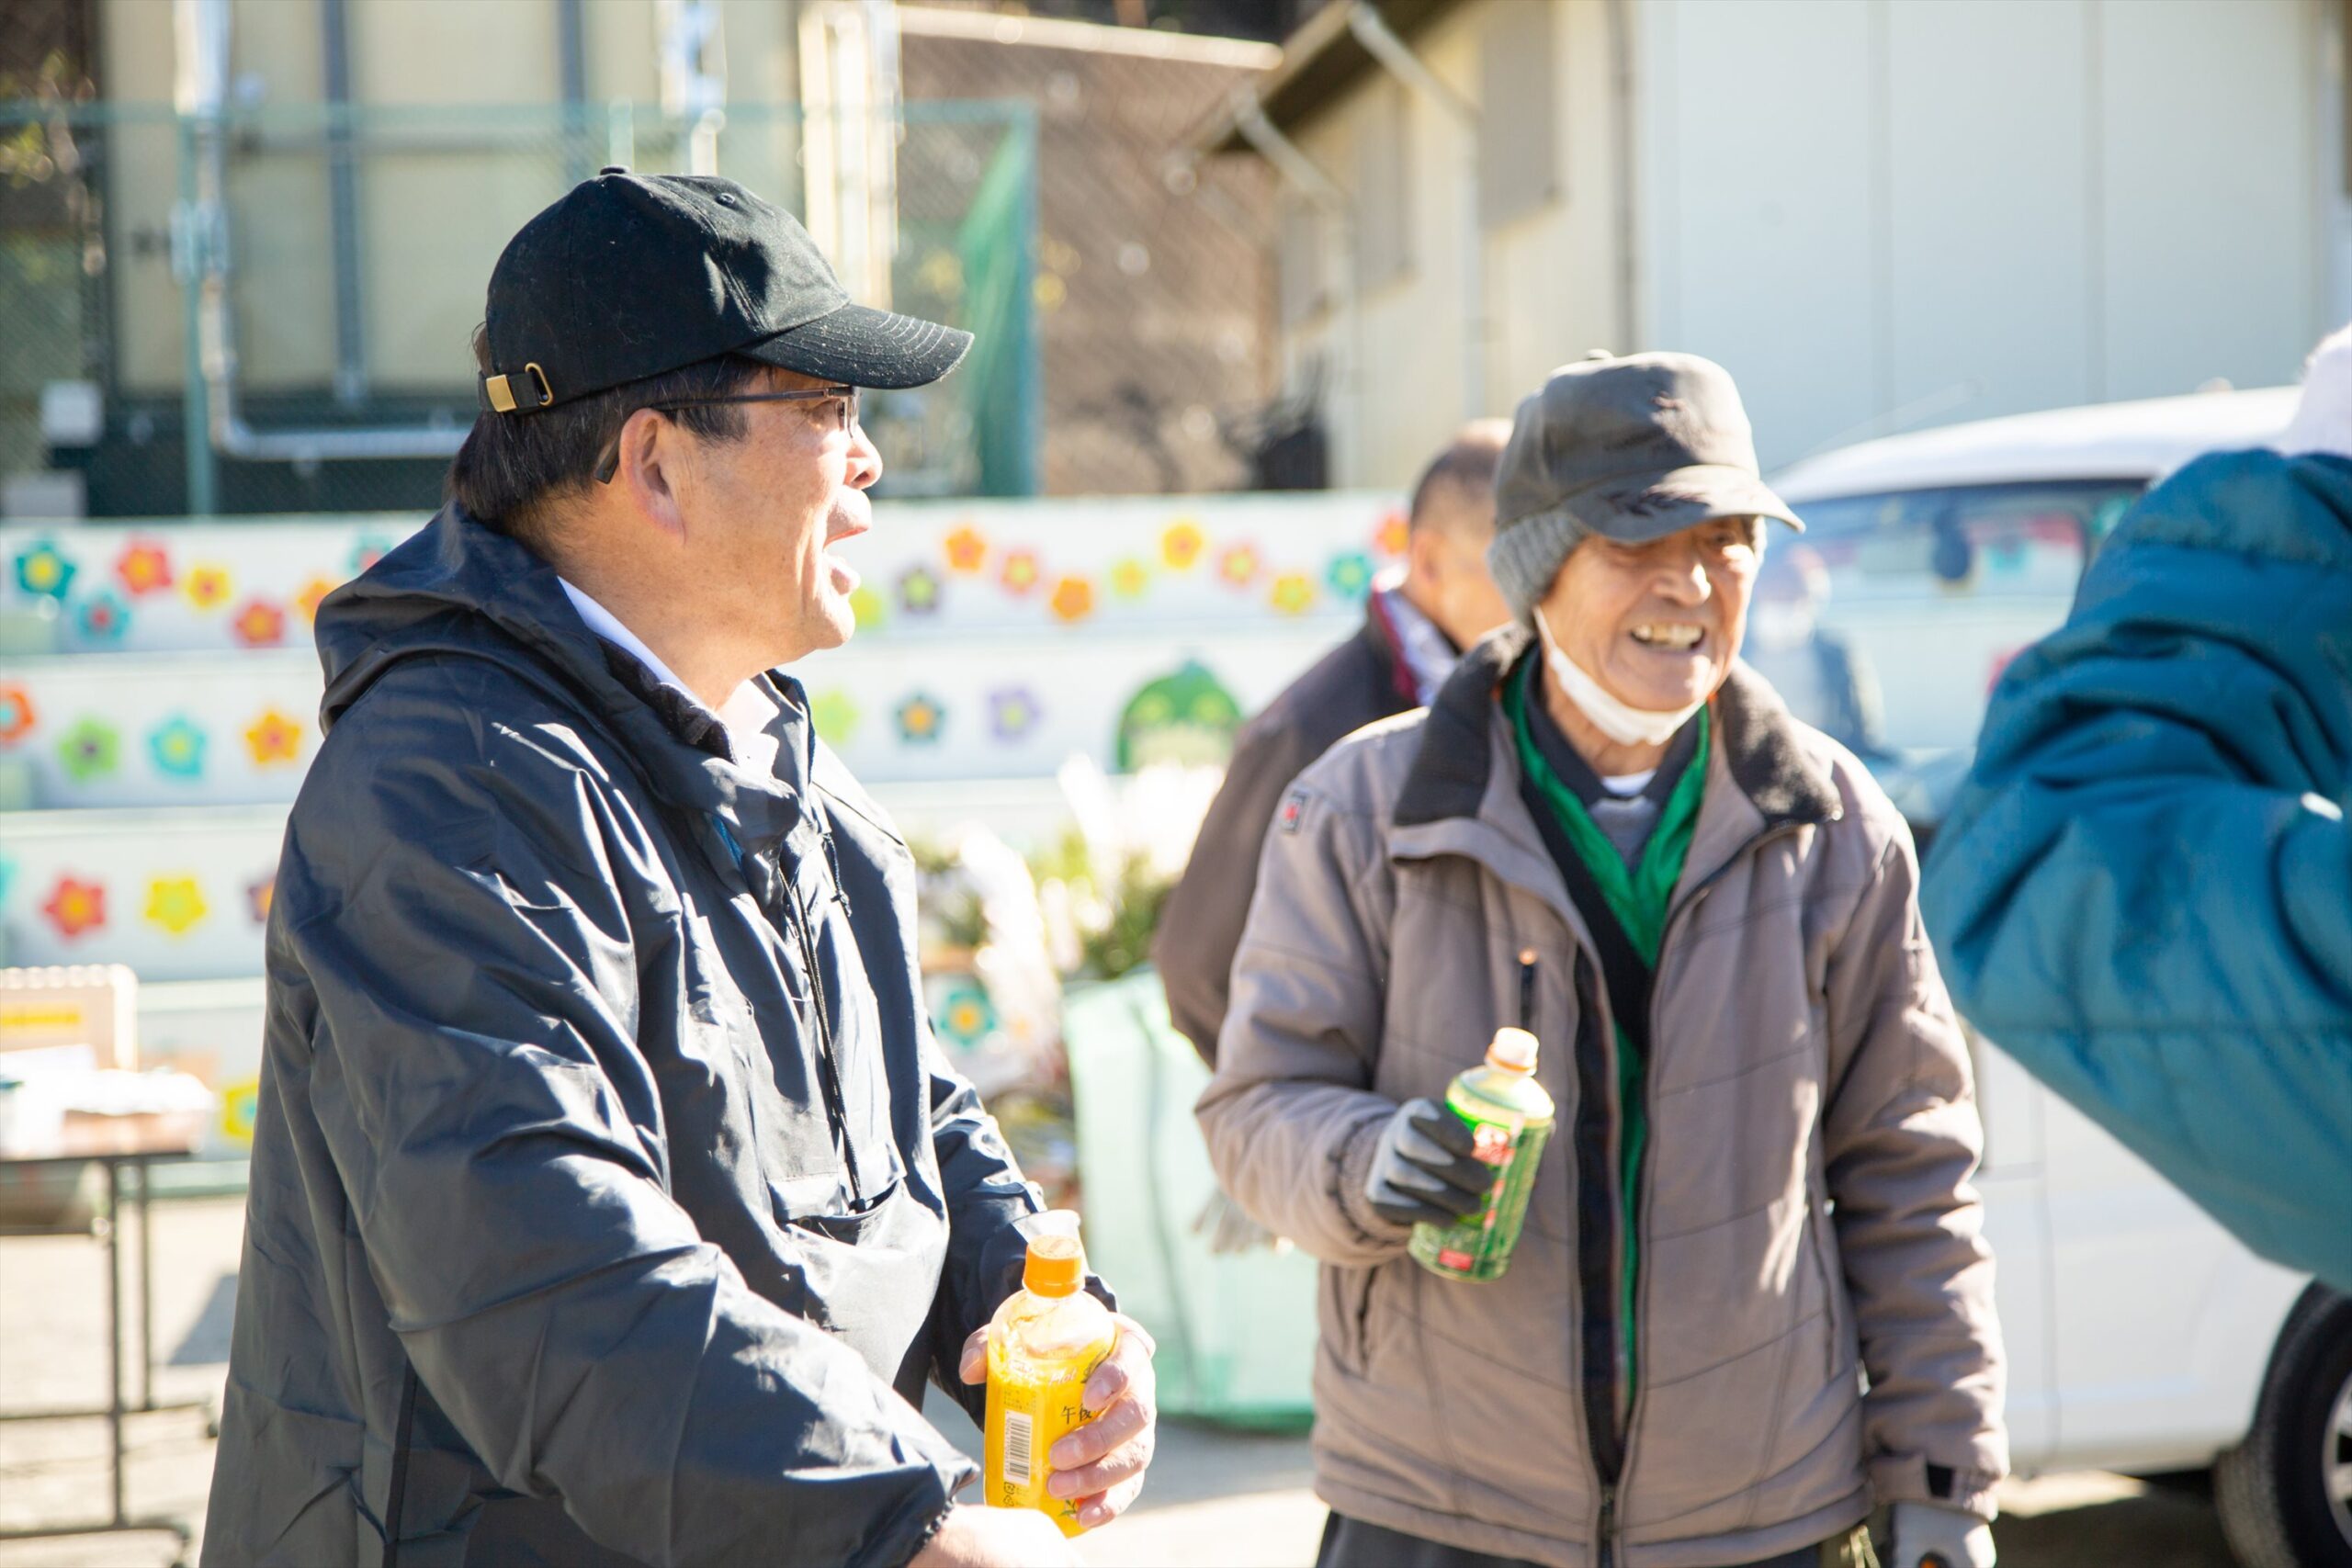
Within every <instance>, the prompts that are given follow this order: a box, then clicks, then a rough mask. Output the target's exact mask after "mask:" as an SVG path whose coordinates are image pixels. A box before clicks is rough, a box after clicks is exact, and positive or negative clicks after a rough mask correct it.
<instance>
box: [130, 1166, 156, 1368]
mask: <svg viewBox="0 0 2352 1568" xmlns="http://www.w3.org/2000/svg"><path fill="white" fill-rule="evenodd" d="M133 1165H134V1167H135V1168H136V1169H137V1170H138V1172H139V1408H140V1409H141V1410H153V1409H154V1408H155V1211H154V1210H153V1208H152V1207H150V1206H149V1204H148V1201H147V1200H148V1199H149V1197H150V1196H152V1195H153V1190H154V1186H155V1167H154V1165H153V1163H152V1162H150V1161H148V1160H144V1159H141V1160H137V1161H134V1162H133Z"/></svg>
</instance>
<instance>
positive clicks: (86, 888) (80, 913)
mask: <svg viewBox="0 0 2352 1568" xmlns="http://www.w3.org/2000/svg"><path fill="white" fill-rule="evenodd" d="M40 910H41V913H42V914H44V915H47V916H48V917H49V923H50V924H51V925H52V926H55V927H56V928H57V934H58V935H60V936H62V937H64V938H65V939H66V940H68V941H69V942H70V941H71V940H73V939H74V937H77V936H80V935H81V934H82V933H83V932H85V931H99V930H102V929H104V927H105V925H106V923H107V890H106V886H105V885H104V884H103V883H96V882H84V881H81V880H80V879H79V878H76V877H72V876H61V877H59V878H58V879H57V886H55V887H54V888H52V889H51V892H50V895H49V902H48V903H46V904H43V905H42V906H41V907H40Z"/></svg>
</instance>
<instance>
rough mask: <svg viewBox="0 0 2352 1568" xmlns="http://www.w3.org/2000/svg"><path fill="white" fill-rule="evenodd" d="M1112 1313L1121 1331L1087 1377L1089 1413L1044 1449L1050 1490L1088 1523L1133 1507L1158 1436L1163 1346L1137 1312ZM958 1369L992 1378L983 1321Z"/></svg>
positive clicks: (970, 1376)
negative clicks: (1074, 1503) (1156, 1366)
mask: <svg viewBox="0 0 2352 1568" xmlns="http://www.w3.org/2000/svg"><path fill="white" fill-rule="evenodd" d="M1111 1317H1112V1321H1114V1323H1116V1324H1117V1325H1119V1337H1118V1340H1117V1342H1116V1343H1114V1345H1113V1346H1112V1347H1111V1353H1110V1354H1109V1355H1107V1356H1105V1357H1103V1364H1102V1365H1101V1366H1099V1367H1096V1368H1095V1369H1094V1375H1093V1376H1091V1377H1090V1378H1088V1379H1087V1380H1086V1393H1084V1394H1083V1395H1082V1396H1081V1397H1082V1399H1083V1402H1084V1407H1085V1409H1086V1411H1087V1412H1088V1416H1089V1418H1088V1420H1087V1421H1086V1423H1085V1425H1083V1426H1081V1427H1078V1428H1076V1429H1075V1430H1073V1431H1072V1432H1070V1433H1069V1435H1068V1436H1067V1437H1065V1438H1062V1439H1061V1440H1060V1441H1058V1442H1057V1443H1056V1444H1054V1446H1053V1447H1052V1448H1051V1449H1048V1450H1046V1463H1047V1464H1049V1465H1051V1466H1052V1467H1053V1474H1052V1475H1051V1476H1050V1477H1049V1478H1048V1479H1047V1480H1046V1491H1047V1492H1048V1493H1049V1494H1051V1495H1054V1496H1056V1497H1075V1498H1077V1499H1078V1500H1079V1503H1078V1522H1079V1523H1080V1525H1081V1526H1083V1527H1084V1528H1086V1529H1095V1528H1097V1527H1098V1526H1101V1525H1107V1524H1109V1523H1110V1522H1111V1521H1112V1520H1113V1519H1115V1518H1117V1517H1119V1516H1120V1515H1121V1514H1124V1513H1125V1512H1126V1511H1127V1506H1128V1505H1129V1504H1131V1503H1133V1502H1134V1501H1135V1500H1136V1494H1137V1493H1139V1492H1141V1491H1142V1490H1143V1472H1144V1469H1145V1467H1146V1466H1148V1465H1149V1464H1150V1463H1151V1453H1152V1448H1153V1446H1154V1444H1156V1443H1157V1442H1158V1441H1159V1382H1158V1380H1157V1378H1156V1376H1155V1375H1154V1373H1153V1371H1152V1369H1151V1358H1152V1353H1153V1352H1154V1351H1155V1350H1156V1349H1158V1348H1159V1347H1158V1346H1156V1345H1154V1344H1153V1343H1152V1338H1151V1336H1150V1335H1149V1334H1148V1332H1146V1331H1145V1329H1144V1326H1143V1325H1141V1324H1139V1323H1137V1322H1136V1320H1135V1319H1133V1318H1131V1317H1128V1316H1126V1315H1125V1314H1123V1313H1113V1314H1111ZM958 1371H960V1372H961V1373H962V1376H963V1379H964V1381H965V1382H985V1381H987V1378H988V1375H989V1331H988V1330H987V1329H986V1328H985V1327H982V1328H976V1329H974V1330H973V1331H972V1337H970V1338H968V1339H967V1340H965V1341H964V1355H963V1360H962V1365H961V1366H960V1368H959V1369H958ZM1037 1517H1040V1518H1043V1517H1045V1516H1044V1515H1042V1514H1040V1515H1038V1516H1037ZM1057 1533H1058V1532H1057ZM1057 1561H1058V1559H1057Z"/></svg>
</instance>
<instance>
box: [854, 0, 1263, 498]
mask: <svg viewBox="0 0 2352 1568" xmlns="http://www.w3.org/2000/svg"><path fill="white" fill-rule="evenodd" d="M901 16H902V19H901V22H900V34H901V36H900V39H899V72H900V76H901V81H902V84H903V91H904V93H905V95H906V96H907V98H908V100H909V104H910V112H915V111H920V110H922V109H923V108H925V107H929V106H928V105H927V104H926V103H925V102H924V100H927V99H971V100H989V101H1000V100H1012V101H1017V102H1020V103H1023V104H1028V105H1034V106H1035V114H1036V123H1037V144H1038V168H1039V174H1040V179H1039V185H1038V211H1037V256H1036V289H1035V303H1036V310H1037V343H1038V352H1039V357H1040V361H1041V368H1042V374H1043V379H1044V384H1045V399H1046V410H1047V417H1046V432H1045V439H1044V443H1043V464H1044V472H1043V476H1042V477H1043V479H1044V487H1045V489H1046V491H1049V492H1051V493H1055V494H1071V493H1087V494H1100V493H1109V494H1126V493H1136V492H1152V491H1162V492H1185V491H1220V490H1232V489H1248V488H1257V487H1258V485H1259V484H1260V483H1261V476H1260V475H1259V474H1258V473H1257V472H1256V468H1255V459H1256V457H1257V454H1258V447H1259V446H1260V445H1261V439H1262V431H1261V415H1262V412H1263V410H1264V405H1265V400H1266V397H1267V394H1268V392H1269V390H1270V389H1271V388H1272V385H1273V384H1274V382H1275V380H1276V375H1275V368H1274V365H1273V344H1274V341H1275V332H1274V323H1273V320H1272V302H1273V288H1272V261H1271V257H1272V251H1273V175H1272V171H1271V170H1270V169H1269V168H1268V167H1267V166H1266V165H1265V164H1263V163H1262V162H1261V161H1260V160H1258V159H1255V158H1218V159H1211V160H1206V161H1202V162H1197V163H1193V162H1186V161H1183V160H1182V159H1180V158H1179V157H1177V156H1176V155H1175V153H1176V150H1177V149H1179V148H1181V147H1182V145H1183V142H1184V140H1185V136H1186V133H1187V132H1188V131H1190V130H1193V128H1194V127H1195V126H1196V125H1197V124H1198V123H1199V122H1201V121H1202V120H1203V119H1204V118H1206V117H1207V116H1208V115H1209V113H1210V112H1211V111H1212V110H1213V109H1215V108H1216V107H1217V106H1219V105H1221V104H1223V103H1224V102H1225V101H1226V100H1227V97H1228V96H1229V95H1230V94H1231V93H1232V92H1233V90H1234V89H1235V88H1236V87H1237V86H1238V85H1242V84H1244V83H1246V82H1248V81H1250V80H1253V79H1255V78H1256V77H1257V76H1258V75H1259V74H1260V73H1261V71H1262V69H1263V59H1264V57H1265V56H1267V55H1271V54H1272V51H1266V50H1262V49H1261V47H1260V46H1256V45H1250V44H1246V43H1236V42H1235V41H1234V40H1230V39H1222V40H1207V39H1186V40H1177V41H1174V42H1170V41H1167V40H1162V44H1163V49H1162V51H1161V52H1157V53H1155V52H1144V51H1127V50H1123V49H1117V48H1108V47H1087V46H1086V44H1087V41H1088V40H1086V39H1067V40H1066V35H1060V34H1057V33H1055V32H1053V31H1052V30H1051V29H1045V28H1035V29H1018V30H1015V31H1013V32H1012V33H1011V34H1010V35H1009V36H1010V38H1011V39H1012V40H1013V41H1005V39H1006V38H1007V36H1008V35H1005V34H999V33H993V32H992V33H990V34H989V36H986V37H975V36H972V34H971V33H970V32H969V31H968V30H962V29H944V28H942V27H941V19H940V18H938V17H936V15H935V13H930V12H923V13H917V12H913V11H910V12H906V13H902V14H901ZM926 18H928V19H926ZM926 28H929V29H931V30H926ZM1105 36H1107V38H1108V39H1109V41H1110V42H1111V43H1113V44H1118V43H1121V42H1123V41H1125V40H1124V39H1123V38H1122V36H1121V35H1118V34H1116V33H1110V34H1107V35H1105Z"/></svg>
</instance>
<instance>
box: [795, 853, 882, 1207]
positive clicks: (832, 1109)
mask: <svg viewBox="0 0 2352 1568" xmlns="http://www.w3.org/2000/svg"><path fill="white" fill-rule="evenodd" d="M776 880H777V883H778V893H777V899H776V901H777V902H778V903H779V904H780V905H782V906H783V908H784V911H785V917H784V923H785V924H786V925H787V926H790V927H791V928H792V934H793V936H794V937H795V938H796V939H797V941H798V942H799V943H800V962H801V964H802V965H803V967H804V968H805V969H806V970H807V972H808V976H809V1002H810V1004H811V1005H812V1006H814V1007H815V1008H816V1010H817V1082H818V1088H819V1089H820V1092H821V1093H822V1094H823V1095H824V1097H825V1114H826V1116H827V1117H828V1118H829V1119H830V1120H831V1122H832V1124H833V1137H834V1139H835V1141H837V1142H838V1143H839V1144H840V1145H841V1151H842V1168H843V1169H844V1170H846V1171H847V1172H848V1173H849V1192H850V1198H851V1200H852V1201H854V1202H856V1203H858V1204H859V1205H861V1206H863V1205H864V1203H865V1187H864V1185H863V1184H862V1183H861V1182H860V1181H859V1180H858V1179H857V1156H856V1154H855V1152H854V1150H853V1149H852V1148H851V1147H850V1137H849V1110H848V1097H847V1096H846V1095H845V1094H844V1093H843V1092H842V1076H841V1064H840V1060H839V1058H838V1057H837V1056H836V1055H834V1051H833V1020H832V1015H831V1011H830V1010H828V1009H827V1008H826V1006H825V976H824V972H823V971H822V970H821V969H820V968H819V967H818V964H817V944H816V942H815V941H814V939H813V938H812V937H811V935H810V933H809V923H808V920H807V919H806V917H805V916H804V914H803V912H802V910H801V908H800V900H799V898H798V897H797V895H796V894H795V893H794V892H793V889H792V885H791V884H790V883H789V882H787V881H785V879H784V878H783V877H782V875H781V874H779V875H778V877H777V879H776Z"/></svg>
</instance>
